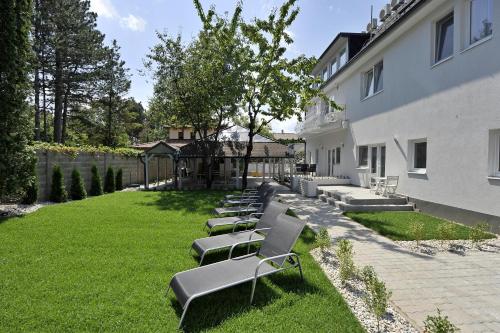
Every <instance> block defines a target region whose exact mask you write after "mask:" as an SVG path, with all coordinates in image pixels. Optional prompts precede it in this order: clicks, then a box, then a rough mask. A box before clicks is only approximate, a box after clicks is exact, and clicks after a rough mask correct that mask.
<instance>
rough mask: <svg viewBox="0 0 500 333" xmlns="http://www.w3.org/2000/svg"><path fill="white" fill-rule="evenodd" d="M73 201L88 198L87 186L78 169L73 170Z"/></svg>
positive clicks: (71, 191) (71, 190)
mask: <svg viewBox="0 0 500 333" xmlns="http://www.w3.org/2000/svg"><path fill="white" fill-rule="evenodd" d="M70 193H71V200H83V199H85V198H86V197H87V191H85V185H84V184H83V179H82V176H81V175H80V172H78V170H77V169H73V172H72V173H71V189H70Z"/></svg>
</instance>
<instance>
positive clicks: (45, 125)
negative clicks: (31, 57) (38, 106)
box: [42, 68, 49, 142]
mask: <svg viewBox="0 0 500 333" xmlns="http://www.w3.org/2000/svg"><path fill="white" fill-rule="evenodd" d="M42 105H43V141H45V142H47V141H49V137H48V135H47V133H48V123H47V93H46V87H45V69H44V68H42Z"/></svg>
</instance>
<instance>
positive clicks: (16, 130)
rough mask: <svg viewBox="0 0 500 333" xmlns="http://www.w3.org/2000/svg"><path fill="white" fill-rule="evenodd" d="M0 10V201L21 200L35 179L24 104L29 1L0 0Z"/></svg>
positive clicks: (26, 92)
mask: <svg viewBox="0 0 500 333" xmlns="http://www.w3.org/2000/svg"><path fill="white" fill-rule="evenodd" d="M0 13H1V14H0V27H1V29H0V107H1V111H0V202H5V201H17V200H19V199H22V198H23V197H24V196H25V192H26V191H27V190H29V191H32V190H33V184H34V182H36V179H35V178H34V177H35V175H34V174H33V165H34V164H35V163H36V159H35V154H34V151H33V150H32V149H30V147H29V141H30V136H31V128H30V120H29V117H30V110H29V108H28V105H27V100H28V94H29V80H28V71H29V67H28V65H29V59H30V45H29V32H30V31H29V29H30V16H31V1H29V0H9V1H1V2H0Z"/></svg>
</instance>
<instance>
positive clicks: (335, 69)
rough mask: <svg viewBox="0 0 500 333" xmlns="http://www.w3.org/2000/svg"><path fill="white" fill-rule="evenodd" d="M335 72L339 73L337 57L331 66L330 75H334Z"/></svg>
mask: <svg viewBox="0 0 500 333" xmlns="http://www.w3.org/2000/svg"><path fill="white" fill-rule="evenodd" d="M335 73H337V58H335V60H333V62H332V64H331V66H330V76H332V75H333V74H335Z"/></svg>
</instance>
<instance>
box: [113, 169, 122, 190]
mask: <svg viewBox="0 0 500 333" xmlns="http://www.w3.org/2000/svg"><path fill="white" fill-rule="evenodd" d="M115 185H116V186H115V187H116V190H117V191H121V190H123V170H122V169H118V171H117V172H116V182H115Z"/></svg>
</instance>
